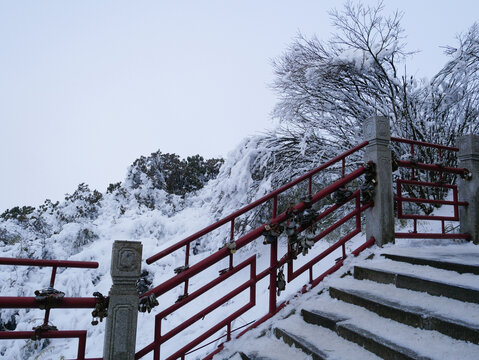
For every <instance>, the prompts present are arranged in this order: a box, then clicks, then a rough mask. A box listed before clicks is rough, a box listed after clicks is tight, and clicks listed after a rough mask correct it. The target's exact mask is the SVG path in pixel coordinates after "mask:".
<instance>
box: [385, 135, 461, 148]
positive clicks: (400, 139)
mask: <svg viewBox="0 0 479 360" xmlns="http://www.w3.org/2000/svg"><path fill="white" fill-rule="evenodd" d="M391 141H395V142H401V143H405V144H412V145H420V146H427V147H433V148H436V149H442V150H449V151H459V148H457V147H454V146H445V145H439V144H433V143H428V142H424V141H417V140H409V139H402V138H398V137H393V136H391Z"/></svg>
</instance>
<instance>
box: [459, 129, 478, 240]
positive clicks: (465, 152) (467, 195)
mask: <svg viewBox="0 0 479 360" xmlns="http://www.w3.org/2000/svg"><path fill="white" fill-rule="evenodd" d="M457 142H458V145H459V154H458V156H457V157H458V159H459V167H461V168H466V169H467V170H469V172H470V175H471V176H472V177H471V179H470V180H464V179H462V178H458V181H457V184H458V193H459V201H467V202H468V203H469V205H468V206H460V207H459V219H460V221H461V233H469V234H470V235H471V240H472V241H473V242H474V244H479V135H474V134H469V135H464V136H461V137H460V138H458V139H457Z"/></svg>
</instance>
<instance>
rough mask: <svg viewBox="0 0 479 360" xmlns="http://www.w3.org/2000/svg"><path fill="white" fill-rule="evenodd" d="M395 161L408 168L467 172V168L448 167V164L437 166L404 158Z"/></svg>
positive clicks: (457, 172)
mask: <svg viewBox="0 0 479 360" xmlns="http://www.w3.org/2000/svg"><path fill="white" fill-rule="evenodd" d="M397 163H398V165H399V166H401V167H405V168H410V169H422V170H428V171H443V172H449V173H453V174H463V173H465V172H467V169H462V168H455V167H450V166H439V165H433V164H424V163H413V162H411V161H404V160H398V161H397Z"/></svg>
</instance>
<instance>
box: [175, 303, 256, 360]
mask: <svg viewBox="0 0 479 360" xmlns="http://www.w3.org/2000/svg"><path fill="white" fill-rule="evenodd" d="M252 307H253V305H250V304H246V305H245V306H243V307H241V308H240V309H238V310H236V311H235V312H234V313H233V314H231V315H230V316H229V317H227V318H226V319H224V320H223V321H221V322H219V323H218V324H217V325H215V326H213V327H212V328H211V329H209V330H208V331H206V332H205V333H204V334H203V335H201V336H199V337H197V338H196V339H195V340H193V341H192V342H190V343H189V344H188V345H185V346H184V347H182V348H181V349H180V350H178V351H177V352H175V353H174V354H172V355H170V356H169V357H167V358H166V360H175V359H178V358H179V357H180V356H181V355H182V354H184V353H186V352H188V351H189V350H191V349H193V348H194V347H195V346H197V345H199V344H201V343H202V342H203V341H205V340H206V339H208V338H209V337H210V336H211V335H213V334H214V333H216V332H217V331H218V330H220V329H221V328H223V327H225V326H226V325H227V324H228V323H229V322H231V320H234V319H236V318H238V317H240V316H241V315H243V314H244V313H245V312H247V311H248V310H249V309H251V308H252Z"/></svg>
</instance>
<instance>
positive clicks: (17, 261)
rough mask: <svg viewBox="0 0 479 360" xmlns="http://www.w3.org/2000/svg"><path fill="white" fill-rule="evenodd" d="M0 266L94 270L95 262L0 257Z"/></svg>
mask: <svg viewBox="0 0 479 360" xmlns="http://www.w3.org/2000/svg"><path fill="white" fill-rule="evenodd" d="M0 265H21V266H48V267H68V268H83V269H96V268H98V263H97V262H96V261H71V260H43V259H21V258H5V257H0Z"/></svg>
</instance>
